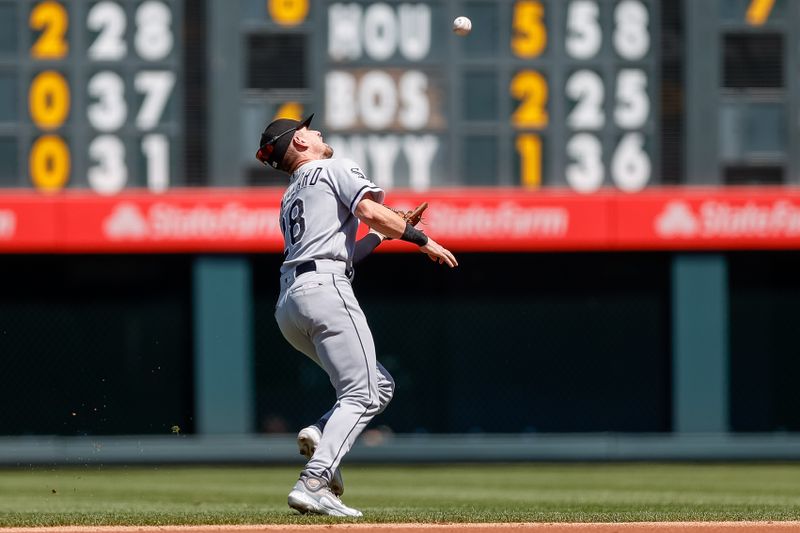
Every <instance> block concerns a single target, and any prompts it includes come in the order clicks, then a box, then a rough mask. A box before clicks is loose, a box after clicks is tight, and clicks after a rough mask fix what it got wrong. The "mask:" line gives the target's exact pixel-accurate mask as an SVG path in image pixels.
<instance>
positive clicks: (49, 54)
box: [28, 1, 69, 59]
mask: <svg viewBox="0 0 800 533" xmlns="http://www.w3.org/2000/svg"><path fill="white" fill-rule="evenodd" d="M28 25H29V26H30V27H31V29H33V30H37V31H41V33H40V34H39V37H38V38H37V39H36V41H35V42H34V43H33V46H32V47H31V56H32V57H34V58H35V59H62V58H64V57H65V56H66V55H67V52H69V44H68V43H67V40H66V34H67V28H68V27H69V16H68V15H67V10H66V9H65V8H64V6H62V5H61V4H59V3H58V2H52V1H47V2H41V3H39V4H36V6H34V8H33V9H32V10H31V15H30V18H29V19H28Z"/></svg>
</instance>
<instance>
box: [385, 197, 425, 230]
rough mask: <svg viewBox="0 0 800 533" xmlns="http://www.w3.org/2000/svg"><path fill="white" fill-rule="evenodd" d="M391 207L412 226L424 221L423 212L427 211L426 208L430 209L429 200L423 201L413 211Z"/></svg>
mask: <svg viewBox="0 0 800 533" xmlns="http://www.w3.org/2000/svg"><path fill="white" fill-rule="evenodd" d="M387 207H388V206H387ZM389 209H391V210H392V211H394V212H395V213H397V214H398V215H400V217H401V218H402V219H403V220H405V221H406V222H408V223H409V224H411V225H412V226H416V225H417V224H419V223H420V222H421V221H422V214H423V213H424V212H425V210H426V209H428V202H422V203H421V204H419V205H418V206H417V207H415V208H414V209H412V210H411V211H403V210H401V209H394V208H392V207H389Z"/></svg>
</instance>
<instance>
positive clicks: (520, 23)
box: [511, 0, 547, 59]
mask: <svg viewBox="0 0 800 533" xmlns="http://www.w3.org/2000/svg"><path fill="white" fill-rule="evenodd" d="M512 24H513V30H514V31H513V33H512V37H511V50H512V51H513V52H514V54H515V55H516V56H517V57H520V58H523V59H531V58H534V57H539V56H540V55H542V52H544V49H545V48H546V47H547V26H545V22H544V6H543V5H542V3H541V2H539V1H538V0H524V1H520V2H516V3H515V4H514V18H513V22H512Z"/></svg>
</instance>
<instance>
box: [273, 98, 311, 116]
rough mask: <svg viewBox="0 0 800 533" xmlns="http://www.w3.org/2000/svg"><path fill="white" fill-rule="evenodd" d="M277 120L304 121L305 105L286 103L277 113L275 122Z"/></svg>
mask: <svg viewBox="0 0 800 533" xmlns="http://www.w3.org/2000/svg"><path fill="white" fill-rule="evenodd" d="M277 118H291V119H293V120H303V118H304V117H303V104H301V103H300V102H286V103H285V104H283V105H281V106H280V107H279V108H278V110H277V111H276V112H275V116H274V117H273V120H275V119H277Z"/></svg>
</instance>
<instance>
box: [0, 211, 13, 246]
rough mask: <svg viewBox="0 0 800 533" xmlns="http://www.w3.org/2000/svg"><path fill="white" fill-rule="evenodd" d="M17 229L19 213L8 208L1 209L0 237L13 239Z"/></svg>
mask: <svg viewBox="0 0 800 533" xmlns="http://www.w3.org/2000/svg"><path fill="white" fill-rule="evenodd" d="M16 229H17V214H16V213H14V211H10V210H8V209H0V239H11V238H12V237H14V233H15V232H16Z"/></svg>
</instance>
